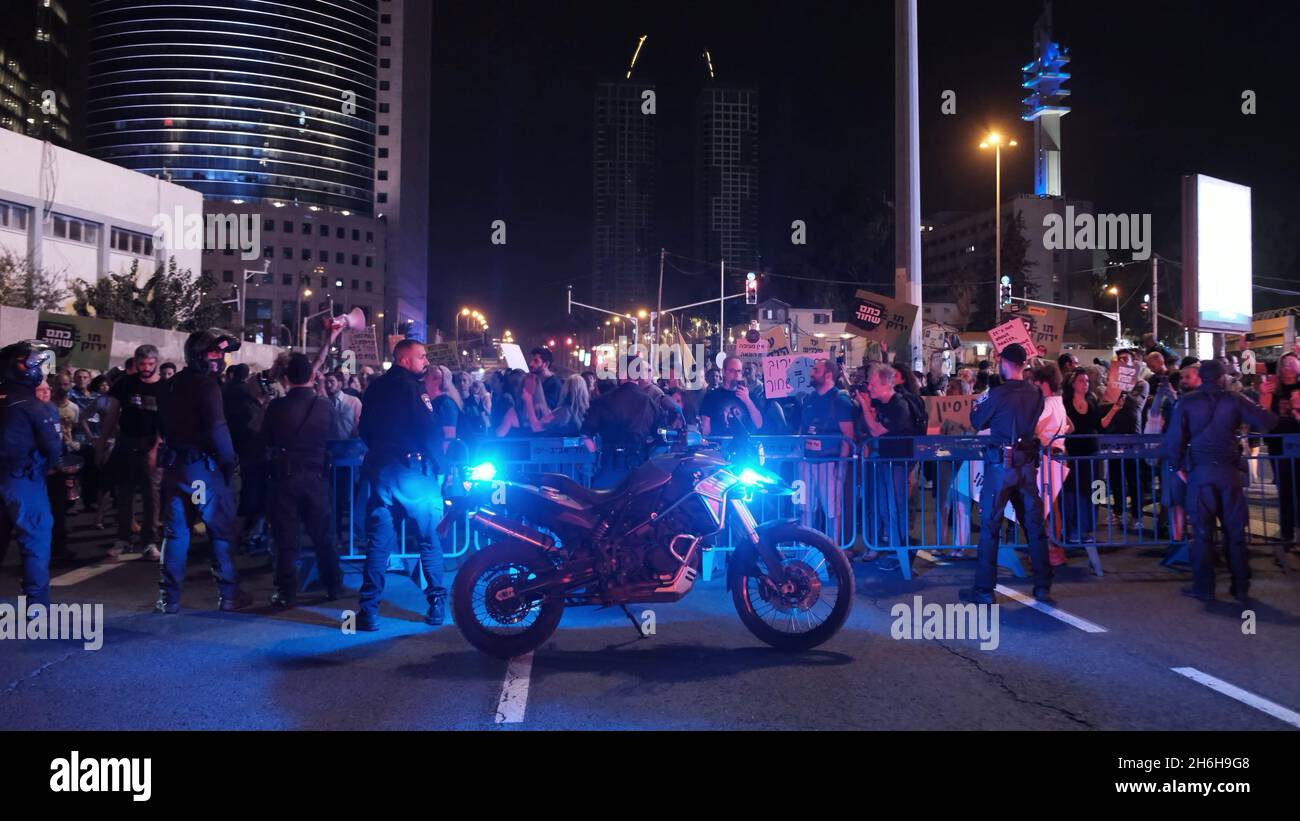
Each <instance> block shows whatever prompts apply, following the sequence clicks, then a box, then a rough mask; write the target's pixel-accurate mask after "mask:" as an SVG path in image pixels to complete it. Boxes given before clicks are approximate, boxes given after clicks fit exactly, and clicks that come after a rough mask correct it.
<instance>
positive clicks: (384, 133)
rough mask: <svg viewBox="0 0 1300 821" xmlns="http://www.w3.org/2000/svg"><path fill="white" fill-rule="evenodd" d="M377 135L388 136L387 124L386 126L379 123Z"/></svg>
mask: <svg viewBox="0 0 1300 821" xmlns="http://www.w3.org/2000/svg"><path fill="white" fill-rule="evenodd" d="M379 136H381V137H387V136H388V126H386V125H381V126H379Z"/></svg>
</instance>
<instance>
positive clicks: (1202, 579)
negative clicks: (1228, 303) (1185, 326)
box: [1164, 359, 1278, 603]
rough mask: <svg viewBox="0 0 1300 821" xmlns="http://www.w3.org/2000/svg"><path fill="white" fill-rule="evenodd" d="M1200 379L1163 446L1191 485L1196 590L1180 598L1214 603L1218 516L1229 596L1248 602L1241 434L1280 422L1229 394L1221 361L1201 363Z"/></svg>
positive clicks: (1177, 407)
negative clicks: (1212, 542) (1213, 539)
mask: <svg viewBox="0 0 1300 821" xmlns="http://www.w3.org/2000/svg"><path fill="white" fill-rule="evenodd" d="M1200 377H1201V387H1199V388H1197V389H1196V390H1194V391H1192V392H1190V393H1188V394H1186V395H1185V396H1183V397H1182V398H1181V399H1179V400H1178V404H1176V405H1175V406H1174V415H1173V419H1172V420H1170V423H1169V430H1167V431H1166V432H1165V441H1164V457H1165V458H1166V459H1169V460H1171V461H1173V463H1174V465H1175V467H1176V469H1177V471H1178V475H1179V476H1180V477H1181V478H1182V479H1183V480H1184V481H1186V482H1187V508H1188V510H1187V512H1188V514H1189V516H1190V517H1191V522H1192V528H1193V533H1192V539H1191V545H1190V552H1191V560H1192V586H1191V587H1185V588H1183V590H1182V593H1183V595H1184V596H1190V597H1192V598H1195V599H1200V600H1201V601H1212V600H1213V599H1214V554H1213V553H1211V552H1210V546H1209V537H1210V530H1211V528H1213V527H1214V520H1215V517H1218V518H1219V520H1220V522H1221V523H1222V526H1223V531H1224V537H1225V540H1226V541H1227V552H1228V568H1229V570H1230V572H1231V574H1232V585H1231V587H1230V588H1229V595H1231V596H1232V597H1233V598H1235V599H1236V600H1237V601H1239V602H1243V603H1244V602H1245V601H1246V598H1247V596H1248V595H1249V592H1250V562H1249V558H1250V557H1249V555H1248V554H1247V552H1246V522H1247V520H1248V518H1249V515H1250V514H1249V511H1248V509H1247V507H1246V496H1245V493H1244V492H1243V490H1242V474H1241V446H1240V443H1239V442H1238V439H1237V434H1238V433H1239V432H1240V430H1241V426H1242V425H1243V424H1245V423H1249V424H1250V425H1252V426H1253V427H1254V428H1255V429H1256V430H1260V431H1271V430H1272V429H1273V428H1274V426H1276V425H1277V422H1278V418H1277V415H1276V414H1274V413H1272V412H1270V411H1267V410H1264V409H1263V408H1261V407H1259V406H1258V405H1256V404H1255V403H1253V402H1251V401H1250V400H1249V399H1246V398H1245V397H1244V396H1242V395H1241V394H1239V393H1235V392H1232V391H1229V390H1228V389H1227V384H1226V383H1227V373H1226V371H1225V368H1224V366H1223V363H1222V362H1220V361H1219V360H1217V359H1207V360H1205V361H1204V362H1202V363H1201V367H1200Z"/></svg>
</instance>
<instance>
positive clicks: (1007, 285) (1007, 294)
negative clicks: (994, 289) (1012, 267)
mask: <svg viewBox="0 0 1300 821" xmlns="http://www.w3.org/2000/svg"><path fill="white" fill-rule="evenodd" d="M998 290H999V292H1000V293H1001V296H1002V307H1003V308H1009V307H1011V277H1008V276H1004V277H1002V284H1001V285H1000V286H999V288H998Z"/></svg>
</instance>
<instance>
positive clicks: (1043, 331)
mask: <svg viewBox="0 0 1300 821" xmlns="http://www.w3.org/2000/svg"><path fill="white" fill-rule="evenodd" d="M1020 319H1021V320H1023V321H1024V322H1025V324H1026V325H1027V326H1028V327H1029V336H1030V338H1032V339H1033V340H1034V349H1033V350H1031V351H1029V353H1030V355H1031V356H1041V357H1045V358H1048V359H1056V358H1057V357H1058V356H1060V355H1061V346H1062V344H1063V343H1064V342H1065V309H1064V308H1044V307H1041V306H1039V305H1029V306H1027V307H1026V308H1025V309H1024V310H1022V311H1021V312H1020Z"/></svg>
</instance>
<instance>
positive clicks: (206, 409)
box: [154, 328, 250, 613]
mask: <svg viewBox="0 0 1300 821" xmlns="http://www.w3.org/2000/svg"><path fill="white" fill-rule="evenodd" d="M238 348H239V340H238V339H237V338H235V337H233V336H231V335H230V334H228V333H226V332H225V331H222V330H219V329H215V328H214V329H210V330H207V331H197V332H195V333H192V334H190V336H189V338H188V339H186V340H185V368H184V369H183V370H182V371H181V372H180V373H178V374H176V376H174V377H172V378H171V379H169V380H167V381H166V382H165V383H163V388H162V390H161V391H160V392H159V394H158V423H159V428H160V429H161V432H162V437H163V441H164V443H165V448H162V449H160V452H159V457H158V458H159V462H160V464H162V466H163V482H162V508H163V537H164V542H163V555H162V577H161V579H160V581H159V596H158V601H157V603H155V605H154V611H155V612H157V613H177V612H179V611H180V606H181V605H180V602H181V586H182V583H183V582H184V580H185V559H186V557H187V556H188V554H189V548H190V527H189V523H188V522H187V521H186V520H185V506H186V503H191V504H193V505H194V507H195V508H197V510H198V514H199V517H200V518H201V519H202V520H203V524H204V525H205V527H206V528H207V532H208V537H209V538H210V539H211V540H212V576H213V578H214V579H215V580H216V583H217V589H218V592H219V598H218V599H217V607H218V608H219V609H221V610H238V609H239V608H241V607H244V606H246V605H247V604H249V602H250V599H249V597H248V596H247V594H245V593H244V592H243V591H242V590H240V589H239V578H238V576H237V574H236V572H235V565H234V563H233V562H232V560H231V540H232V538H233V536H234V531H235V495H234V491H233V490H231V487H230V479H231V477H232V476H233V475H234V472H235V465H236V459H235V449H234V446H233V445H232V444H231V441H230V429H229V428H228V427H227V426H226V415H225V412H224V410H223V409H222V403H221V386H220V385H219V384H218V382H217V375H218V374H220V373H221V371H222V370H224V368H225V356H226V354H227V353H228V352H230V351H234V350H238Z"/></svg>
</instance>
